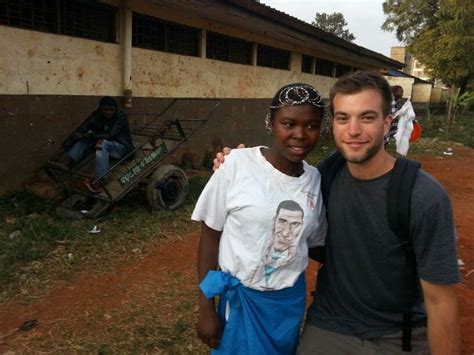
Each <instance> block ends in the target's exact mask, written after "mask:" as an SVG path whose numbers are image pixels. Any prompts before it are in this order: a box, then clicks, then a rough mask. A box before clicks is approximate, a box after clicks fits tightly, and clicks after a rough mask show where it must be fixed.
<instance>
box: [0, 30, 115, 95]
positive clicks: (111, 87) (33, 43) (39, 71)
mask: <svg viewBox="0 0 474 355" xmlns="http://www.w3.org/2000/svg"><path fill="white" fill-rule="evenodd" d="M0 48H2V51H1V52H0V62H1V63H2V65H0V94H13V95H21V94H37V95H106V94H107V95H114V96H118V95H121V92H122V90H121V86H122V79H121V67H122V64H121V58H120V46H119V45H117V44H111V43H103V42H97V41H92V40H87V39H81V38H75V37H68V36H62V35H54V34H49V33H42V32H35V31H30V30H24V29H17V28H12V27H6V26H0Z"/></svg>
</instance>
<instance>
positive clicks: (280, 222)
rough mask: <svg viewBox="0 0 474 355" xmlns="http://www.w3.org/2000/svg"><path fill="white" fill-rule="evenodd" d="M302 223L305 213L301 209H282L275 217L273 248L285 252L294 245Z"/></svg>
mask: <svg viewBox="0 0 474 355" xmlns="http://www.w3.org/2000/svg"><path fill="white" fill-rule="evenodd" d="M302 223H303V213H302V212H301V211H290V210H287V209H284V208H282V209H280V211H279V213H278V215H277V216H276V217H275V226H274V231H273V249H274V250H276V251H279V252H283V251H285V250H287V249H288V248H289V247H290V246H292V245H293V244H294V243H295V240H296V238H297V237H298V235H299V234H300V231H301V226H302Z"/></svg>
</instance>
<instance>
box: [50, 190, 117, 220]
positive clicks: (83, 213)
mask: <svg viewBox="0 0 474 355" xmlns="http://www.w3.org/2000/svg"><path fill="white" fill-rule="evenodd" d="M110 206H112V204H111V203H110V202H107V201H103V200H96V199H92V198H90V197H87V196H84V195H80V194H73V195H71V196H69V197H68V198H66V199H65V200H64V201H63V202H61V204H60V205H59V206H58V207H56V215H57V216H59V217H61V218H69V219H82V218H95V217H98V216H99V215H100V214H102V213H103V212H105V211H106V210H107V209H109V208H110Z"/></svg>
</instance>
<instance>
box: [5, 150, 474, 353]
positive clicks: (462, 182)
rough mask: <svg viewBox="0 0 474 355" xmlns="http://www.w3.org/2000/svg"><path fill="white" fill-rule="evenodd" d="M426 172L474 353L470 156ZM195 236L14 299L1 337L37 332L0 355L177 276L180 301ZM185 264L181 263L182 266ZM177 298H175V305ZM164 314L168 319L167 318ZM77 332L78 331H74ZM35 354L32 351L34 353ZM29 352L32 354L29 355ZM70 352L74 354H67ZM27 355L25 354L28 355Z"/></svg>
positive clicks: (11, 341) (443, 161) (438, 161)
mask: <svg viewBox="0 0 474 355" xmlns="http://www.w3.org/2000/svg"><path fill="white" fill-rule="evenodd" d="M418 159H419V160H421V162H422V167H423V169H424V170H426V171H427V172H429V173H430V174H432V175H433V176H435V177H436V178H437V179H438V180H439V181H440V182H441V184H442V185H443V186H444V187H445V188H446V189H447V190H448V192H449V194H450V196H451V199H452V202H453V205H454V211H455V218H456V227H457V231H458V236H459V240H458V250H459V256H460V258H461V259H462V260H463V261H464V263H465V267H464V268H463V269H462V270H461V271H462V274H463V276H464V277H463V282H462V284H461V285H459V286H458V287H457V291H458V296H459V302H460V316H461V324H462V337H463V354H473V353H474V233H473V230H474V218H473V211H474V150H471V149H465V148H459V149H456V150H455V152H454V155H453V156H451V157H446V156H442V157H418ZM197 241H198V235H197V231H196V233H192V234H189V235H188V236H186V237H185V238H183V239H182V240H180V241H163V242H160V243H159V244H158V245H156V246H153V247H152V248H151V250H150V251H149V252H148V253H147V254H146V255H144V256H143V257H142V258H141V259H140V260H138V261H137V262H136V263H134V264H133V265H127V266H122V267H118V268H117V269H116V270H115V271H114V272H107V273H102V274H89V273H81V274H78V275H76V276H75V277H74V278H73V280H72V281H70V282H67V283H66V282H65V283H64V284H63V285H62V286H58V287H55V288H53V289H52V290H50V291H48V292H47V293H45V294H44V295H43V296H41V297H39V298H38V299H35V300H34V301H33V302H30V303H28V304H23V303H22V302H20V301H19V300H18V299H15V300H12V301H9V302H7V303H5V304H0V335H1V334H6V333H8V331H10V330H12V329H15V327H17V326H18V325H19V324H21V323H22V322H23V321H24V320H26V319H38V320H40V322H41V324H42V325H41V326H39V327H37V328H35V329H34V330H32V331H30V332H19V333H16V334H13V335H12V336H10V337H8V339H6V341H5V342H4V343H3V344H2V343H1V337H0V353H4V352H7V351H19V352H25V349H26V350H27V349H30V350H32V349H31V348H29V347H28V346H27V345H28V344H30V345H31V342H33V343H34V341H35V340H36V341H38V340H41V339H42V338H46V337H49V338H51V340H52V341H53V342H54V339H55V338H56V339H57V338H58V337H61V336H62V332H61V331H62V330H64V329H68V330H69V333H68V334H71V333H72V334H75V335H76V336H81V334H82V332H83V331H82V329H84V328H85V327H84V323H85V322H86V323H87V327H88V331H89V332H94V331H99V330H100V328H101V327H105V326H110V325H113V322H114V319H113V318H110V317H105V318H104V320H103V321H101V322H97V321H94V323H93V324H94V326H93V328H96V329H95V330H94V329H93V328H92V329H91V327H90V324H91V322H87V319H88V317H89V316H90V317H96V314H97V311H98V310H100V312H102V313H105V314H107V312H109V313H113V312H114V311H117V310H119V309H120V308H123V307H126V306H127V305H130V304H134V305H135V306H136V305H144V307H146V304H147V302H148V300H147V298H148V297H150V292H149V289H150V288H153V287H156V285H166V284H168V283H169V284H171V283H173V282H174V283H176V282H175V280H174V279H175V278H176V275H177V274H180V280H181V281H180V287H184V288H185V289H186V292H181V294H182V295H183V296H182V297H188V296H187V294H188V292H192V290H193V289H194V288H195V287H196V286H195V282H196V274H195V265H196V249H197ZM183 261H185V262H183ZM315 269H316V265H314V264H311V265H310V268H309V271H308V273H307V274H308V285H309V286H308V287H311V286H312V285H314V279H315V277H316V272H315ZM179 294H180V292H177V294H176V296H174V297H173V298H176V299H175V302H180V300H179ZM170 310H171V308H170V307H167V305H166V304H164V305H163V309H162V310H160V312H162V313H163V314H162V316H164V317H173V315H172V314H169V313H170ZM167 312H168V314H166V313H167ZM74 330H76V331H74ZM33 349H34V347H33ZM32 351H33V350H32ZM71 351H74V349H71ZM27 352H28V351H27Z"/></svg>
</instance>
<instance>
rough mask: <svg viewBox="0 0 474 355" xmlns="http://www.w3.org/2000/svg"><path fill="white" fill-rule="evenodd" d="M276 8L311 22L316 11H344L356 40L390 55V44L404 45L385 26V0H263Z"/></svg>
mask: <svg viewBox="0 0 474 355" xmlns="http://www.w3.org/2000/svg"><path fill="white" fill-rule="evenodd" d="M260 2H261V3H264V4H266V5H269V6H271V7H273V8H274V9H277V10H279V11H283V12H285V13H287V14H288V15H291V16H294V17H296V18H298V19H300V20H303V21H305V22H308V23H311V22H313V21H314V18H315V17H316V12H326V13H328V14H332V13H333V12H341V13H342V14H343V15H344V18H345V19H346V22H347V26H346V27H345V29H348V30H349V31H350V32H352V33H353V34H354V36H355V37H356V39H355V41H354V43H355V44H357V45H359V46H362V47H365V48H368V49H371V50H373V51H374V52H378V53H381V54H383V55H385V56H387V57H390V48H391V47H393V46H397V45H400V43H399V42H398V40H397V39H396V38H395V35H394V33H393V32H385V31H383V30H382V29H381V26H382V24H383V22H384V21H385V15H384V13H383V10H382V3H383V0H260Z"/></svg>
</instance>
